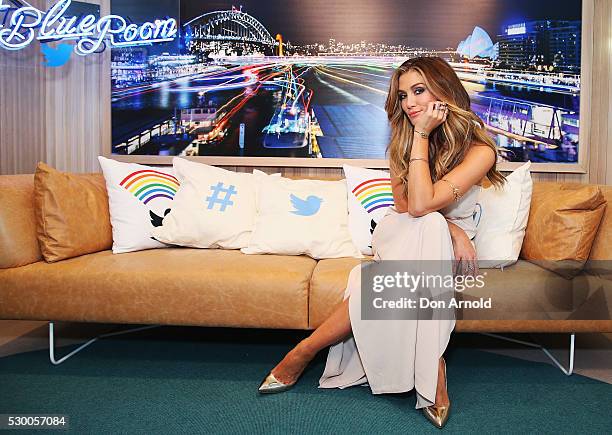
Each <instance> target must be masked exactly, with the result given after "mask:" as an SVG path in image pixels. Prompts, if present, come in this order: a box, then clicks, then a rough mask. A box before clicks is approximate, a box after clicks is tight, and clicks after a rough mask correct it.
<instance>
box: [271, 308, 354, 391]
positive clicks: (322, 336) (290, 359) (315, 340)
mask: <svg viewBox="0 0 612 435" xmlns="http://www.w3.org/2000/svg"><path fill="white" fill-rule="evenodd" d="M348 304H349V298H346V299H345V300H344V301H343V302H342V303H341V304H340V305H339V306H338V308H336V309H335V310H334V312H333V313H332V314H331V316H329V317H328V318H327V320H325V322H323V323H322V324H321V325H320V326H319V327H318V328H317V329H315V330H314V331H313V332H312V334H310V336H308V337H307V338H305V339H304V340H302V341H300V342H299V343H298V345H297V346H295V347H294V348H293V349H292V350H291V351H290V352H289V353H288V354H287V355H286V356H285V358H283V360H282V361H281V362H280V363H278V365H277V366H276V367H274V368H273V369H272V373H273V374H274V376H275V377H276V379H278V380H279V381H281V382H283V383H285V384H290V383H293V382H294V381H295V380H296V379H297V378H298V377H299V376H300V374H301V373H302V371H304V369H305V368H306V366H307V365H308V363H309V362H310V361H311V360H312V359H313V358H314V357H315V355H316V354H317V353H318V352H319V351H320V350H321V349H324V348H326V347H328V346H331V345H332V344H335V343H337V342H339V341H341V340H343V339H344V338H346V337H347V336H348V335H349V334H350V333H351V320H350V318H349V311H348Z"/></svg>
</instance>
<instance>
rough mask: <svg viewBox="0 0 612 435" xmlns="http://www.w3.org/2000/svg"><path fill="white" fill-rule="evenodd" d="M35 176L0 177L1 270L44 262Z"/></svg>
mask: <svg viewBox="0 0 612 435" xmlns="http://www.w3.org/2000/svg"><path fill="white" fill-rule="evenodd" d="M33 192H34V176H33V175H32V174H29V175H3V176H1V177H0V269H5V268H9V267H17V266H23V265H26V264H30V263H35V262H37V261H40V260H41V259H42V254H41V253H40V248H39V247H38V239H37V238H36V216H35V214H34V202H33V200H32V195H33Z"/></svg>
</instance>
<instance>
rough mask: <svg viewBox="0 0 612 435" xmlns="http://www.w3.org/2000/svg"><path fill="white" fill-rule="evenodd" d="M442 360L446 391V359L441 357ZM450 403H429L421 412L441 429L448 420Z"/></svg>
mask: <svg viewBox="0 0 612 435" xmlns="http://www.w3.org/2000/svg"><path fill="white" fill-rule="evenodd" d="M442 361H443V362H444V386H445V388H446V389H447V391H448V379H447V377H446V360H445V359H444V358H442ZM450 408H451V406H450V403H449V404H448V405H447V406H436V405H431V406H428V407H426V408H423V414H425V417H427V420H429V421H430V422H431V423H432V424H433V425H434V426H435V427H437V428H438V429H442V428H443V427H444V425H445V424H446V422H447V421H448V416H449V415H450Z"/></svg>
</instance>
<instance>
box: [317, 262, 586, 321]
mask: <svg viewBox="0 0 612 435" xmlns="http://www.w3.org/2000/svg"><path fill="white" fill-rule="evenodd" d="M357 264H359V260H358V259H327V260H321V261H319V263H318V264H317V267H315V270H314V272H313V274H312V279H311V284H310V313H309V319H310V320H309V327H310V328H316V327H317V326H319V325H320V324H321V323H323V321H324V320H325V319H327V318H328V317H329V316H330V314H331V313H332V312H333V310H334V309H335V308H336V307H337V305H338V304H339V303H340V302H342V297H343V295H344V290H345V289H346V281H347V278H348V275H349V272H350V270H351V269H352V268H353V267H354V266H356V265H357ZM482 272H483V273H486V277H485V283H486V284H485V286H484V287H482V288H481V289H478V288H472V289H470V290H465V291H464V292H463V294H460V293H459V292H456V298H457V300H478V299H479V298H480V297H485V298H488V297H489V296H491V297H492V309H491V310H480V309H472V310H463V309H462V310H459V312H458V314H457V318H458V319H464V318H465V319H470V320H477V319H490V320H494V319H508V320H514V319H526V320H528V319H533V320H543V319H566V318H567V317H568V316H569V315H570V314H571V312H572V309H573V307H575V306H579V305H581V304H582V303H583V302H584V300H574V298H573V296H572V281H571V280H568V279H566V278H564V277H562V276H560V275H558V274H556V273H553V272H551V271H549V270H546V269H544V268H542V267H540V266H537V265H535V264H532V263H529V262H527V261H523V260H519V261H518V262H517V263H516V264H515V265H513V266H510V267H507V268H505V269H503V270H500V269H487V270H486V271H482Z"/></svg>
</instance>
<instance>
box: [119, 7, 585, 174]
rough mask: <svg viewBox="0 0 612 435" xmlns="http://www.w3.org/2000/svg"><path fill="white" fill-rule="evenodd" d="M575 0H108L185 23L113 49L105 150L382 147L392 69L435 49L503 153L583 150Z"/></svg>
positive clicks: (363, 150) (574, 157) (143, 16)
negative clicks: (169, 33)
mask: <svg viewBox="0 0 612 435" xmlns="http://www.w3.org/2000/svg"><path fill="white" fill-rule="evenodd" d="M581 10H582V1H562V2H559V1H556V0H543V1H533V0H516V1H512V2H509V1H505V0H474V1H469V2H468V1H465V2H464V3H462V2H461V1H457V0H440V1H435V2H434V1H429V0H408V1H403V0H401V1H400V0H381V1H378V2H371V1H369V0H350V1H349V0H346V1H345V0H343V1H333V2H331V1H330V2H321V1H317V0H302V1H296V0H283V1H280V0H267V1H265V2H261V1H250V0H244V1H242V2H241V5H232V4H231V2H225V1H195V0H184V1H180V2H179V1H178V0H153V1H150V0H112V3H111V12H112V13H113V14H118V15H121V16H126V17H129V18H130V20H132V22H134V23H139V22H145V21H147V20H149V19H150V17H151V16H167V17H173V18H176V19H177V20H178V23H179V25H178V28H179V32H178V38H176V39H175V40H174V41H172V42H168V43H161V44H154V45H142V46H136V47H127V48H113V49H112V51H111V60H112V74H111V80H112V151H111V154H114V155H137V156H152V155H156V156H160V155H161V156H176V155H183V156H231V157H245V161H247V160H249V159H246V158H247V157H248V158H255V157H277V158H278V157H286V158H289V159H288V160H287V162H288V163H287V165H291V163H289V162H290V160H291V159H295V158H307V159H311V160H314V159H338V158H340V159H380V160H381V161H383V159H385V157H386V156H385V150H386V147H387V144H388V141H389V135H390V130H389V126H388V122H387V116H386V113H385V111H384V102H385V99H386V94H387V91H388V87H389V78H390V76H391V74H392V71H393V69H394V68H396V67H397V66H399V65H400V64H401V63H402V62H403V61H405V60H406V59H409V58H412V57H417V56H440V57H442V58H444V59H445V60H447V61H448V62H449V63H450V64H451V66H452V67H453V68H454V70H455V71H456V72H457V74H458V76H459V78H460V79H461V81H462V83H463V85H464V86H465V89H466V90H467V91H468V93H469V95H470V98H471V102H472V109H473V110H474V111H475V112H476V114H478V116H480V117H481V118H482V119H483V121H484V122H485V124H486V128H487V129H488V131H489V133H490V134H491V135H492V136H493V137H494V138H495V140H496V142H497V144H498V146H499V149H500V159H501V160H503V161H510V162H524V161H527V160H531V161H532V162H541V163H576V162H577V161H578V149H579V147H580V144H579V140H578V137H579V120H580V109H579V107H580V73H581V31H582V30H581V28H582V25H581V23H582V21H581V20H582V15H581ZM255 160H256V159H255ZM249 161H250V162H252V161H253V159H250V160H249ZM245 164H254V163H246V162H245Z"/></svg>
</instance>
